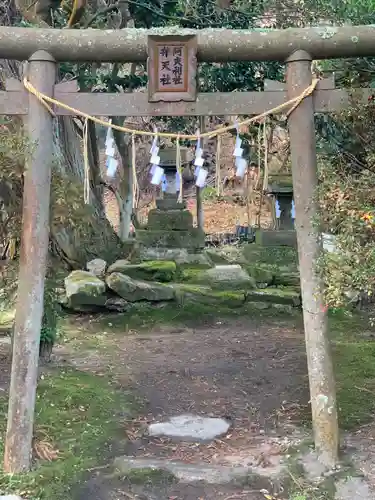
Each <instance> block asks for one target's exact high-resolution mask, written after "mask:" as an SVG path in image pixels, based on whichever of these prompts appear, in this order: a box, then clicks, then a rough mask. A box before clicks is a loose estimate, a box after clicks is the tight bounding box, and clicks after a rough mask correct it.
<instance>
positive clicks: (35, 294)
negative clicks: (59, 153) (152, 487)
mask: <svg viewBox="0 0 375 500" xmlns="http://www.w3.org/2000/svg"><path fill="white" fill-rule="evenodd" d="M27 69H28V74H27V77H28V79H29V81H30V83H31V84H32V85H33V86H34V87H35V88H36V89H38V90H39V91H40V92H42V93H44V94H46V95H48V96H51V97H52V96H53V91H54V85H55V81H56V63H55V60H54V59H53V57H52V56H51V55H50V54H48V53H47V52H44V51H38V52H35V53H34V54H33V55H32V56H31V57H30V59H29V64H28V68H27ZM52 120H53V117H52V115H51V114H50V112H49V111H48V110H47V109H46V107H45V106H43V104H42V103H41V102H40V101H39V100H38V99H37V98H36V97H35V96H34V95H32V94H29V110H28V115H27V118H26V121H25V125H27V131H28V136H29V141H30V146H31V148H32V151H31V154H30V158H27V161H26V166H25V172H24V191H23V218H22V234H21V255H20V267H19V277H18V292H17V309H16V317H15V324H14V339H13V359H12V374H11V382H10V391H9V408H8V425H7V433H6V440H5V454H4V470H5V472H7V473H13V474H14V473H21V472H26V471H28V470H29V469H30V466H31V458H32V457H31V455H32V438H33V427H34V410H35V399H36V387H37V380H38V359H39V343H40V330H41V324H42V315H43V297H44V279H45V274H46V266H47V255H48V241H49V219H50V216H49V215H50V185H51V169H52V160H53V122H52Z"/></svg>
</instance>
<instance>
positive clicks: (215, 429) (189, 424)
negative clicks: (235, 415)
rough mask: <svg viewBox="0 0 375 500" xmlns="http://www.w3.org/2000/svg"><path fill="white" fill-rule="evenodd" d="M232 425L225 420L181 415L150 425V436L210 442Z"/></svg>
mask: <svg viewBox="0 0 375 500" xmlns="http://www.w3.org/2000/svg"><path fill="white" fill-rule="evenodd" d="M229 427H230V423H229V422H228V421H227V420H225V419H223V418H209V417H200V416H199V415H179V416H175V417H171V418H170V419H169V420H168V421H167V422H158V423H156V424H150V425H149V427H148V432H149V434H150V436H168V437H175V438H181V439H191V440H194V441H210V440H212V439H215V438H217V437H219V436H222V435H223V434H226V433H227V432H228V430H229Z"/></svg>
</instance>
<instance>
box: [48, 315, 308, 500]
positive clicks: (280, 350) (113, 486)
mask: <svg viewBox="0 0 375 500" xmlns="http://www.w3.org/2000/svg"><path fill="white" fill-rule="evenodd" d="M76 321H77V322H78V323H80V320H76ZM73 326H74V325H72V327H73ZM80 326H81V328H82V324H81V325H80ZM83 329H84V330H86V335H87V336H90V335H91V336H92V335H94V336H95V333H93V330H95V327H94V326H93V325H91V326H85V327H84V328H83ZM109 329H110V324H109V326H108V330H109ZM86 338H87V337H86ZM99 338H100V342H99V344H100V346H98V347H97V348H96V349H95V350H93V349H92V348H90V347H89V345H88V344H87V343H85V342H84V341H83V343H82V345H81V346H80V347H79V340H78V344H76V349H75V350H74V351H73V352H72V349H71V345H70V344H69V343H67V344H65V345H64V346H62V347H60V348H58V349H57V351H56V353H57V357H58V360H59V361H60V362H61V361H63V360H65V359H66V361H68V362H69V363H71V364H73V365H74V366H75V367H77V368H80V369H83V370H88V371H90V372H95V373H103V372H109V373H110V374H111V376H112V377H113V378H114V379H115V381H116V382H117V383H118V384H119V385H120V386H123V387H125V388H127V389H129V388H130V389H131V390H133V391H134V392H135V393H136V394H137V395H138V396H139V397H140V398H141V399H142V401H144V411H143V414H142V415H140V417H139V418H138V419H136V420H134V421H132V422H124V430H125V431H126V435H127V438H128V440H126V441H124V443H121V444H120V443H117V446H116V452H117V454H119V455H131V456H135V457H143V458H144V457H153V458H154V457H155V458H156V457H165V458H168V460H179V461H183V462H185V463H189V464H194V463H207V464H211V465H229V466H233V465H243V464H247V465H252V466H254V467H258V468H260V469H263V470H264V475H265V476H266V475H267V470H268V469H270V471H272V470H273V469H274V468H275V467H277V466H278V460H279V458H280V455H281V454H282V452H283V451H285V447H286V446H289V445H290V444H291V443H292V442H293V439H294V437H295V427H294V425H293V423H295V420H296V418H297V414H298V413H299V411H300V409H301V406H304V405H306V404H307V401H308V388H307V376H306V373H307V369H306V358H305V352H304V341H303V333H302V331H301V329H299V328H296V327H293V326H291V325H290V323H287V322H285V323H278V324H277V325H275V324H260V323H259V322H256V321H252V320H251V319H250V318H249V319H248V320H246V319H244V318H241V319H238V320H235V319H232V320H222V321H218V322H215V323H213V324H207V325H205V326H199V327H190V328H189V327H181V328H177V327H172V326H170V327H157V328H154V329H153V330H152V331H150V332H147V333H144V332H142V333H136V332H129V333H128V334H118V333H117V334H116V335H115V334H113V333H105V332H100V333H99ZM82 340H83V338H82ZM85 345H86V351H85ZM78 347H79V349H78ZM182 413H194V414H199V415H205V416H218V417H221V416H222V417H226V418H228V419H230V421H231V422H232V427H231V430H230V431H229V433H228V435H227V436H225V437H223V438H222V439H217V440H215V441H214V442H213V443H208V444H197V443H187V442H179V443H176V442H172V441H171V440H170V439H167V438H149V437H147V435H146V432H145V430H146V428H147V424H148V423H150V422H152V421H155V420H159V421H160V420H162V419H165V418H167V417H169V416H173V415H178V414H182ZM121 484H122V486H121ZM121 488H122V490H121ZM269 488H270V483H269V481H268V480H267V479H266V478H264V480H260V482H256V483H254V482H252V484H251V485H243V484H241V485H239V486H234V485H225V486H224V485H220V486H215V485H205V484H202V483H196V484H195V483H192V484H189V485H186V484H181V483H178V484H172V485H171V484H168V485H163V486H162V487H161V486H160V485H158V486H157V487H156V488H155V487H153V486H152V485H148V486H146V487H145V486H142V488H141V490H142V494H143V495H145V496H144V497H142V496H140V497H137V496H135V497H134V498H145V499H149V500H151V499H158V500H162V499H163V500H165V499H169V498H171V499H176V500H177V499H184V500H198V499H201V498H202V499H207V500H214V499H218V498H233V499H236V498H246V499H249V500H258V499H261V498H264V495H263V494H261V493H259V492H260V490H262V489H269ZM274 488H275V489H276V490H278V489H279V486H278V485H277V484H276V485H274ZM93 489H94V490H95V491H96V493H95V494H93V492H92V490H93ZM121 491H122V492H123V496H121V494H122V493H121ZM131 491H132V492H133V493H132V494H133V495H134V494H139V493H140V489H139V486H135V485H132V486H131ZM115 492H117V493H115ZM128 492H129V488H126V489H124V483H123V482H122V483H121V482H120V483H119V482H118V479H114V478H111V479H109V478H108V476H105V474H104V475H101V474H99V475H97V474H95V475H94V476H93V477H91V478H90V479H89V480H88V482H87V483H86V484H85V485H84V486H83V487H82V488H80V489H79V493H78V496H77V497H76V498H77V500H83V499H86V498H89V497H91V498H95V499H96V500H112V499H115V498H119V499H120V498H131V497H127V496H126V495H127V494H129V493H128ZM111 495H112V496H111ZM116 495H117V496H116ZM233 495H234V496H233ZM238 495H240V496H238Z"/></svg>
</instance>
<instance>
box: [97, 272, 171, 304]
mask: <svg viewBox="0 0 375 500" xmlns="http://www.w3.org/2000/svg"><path fill="white" fill-rule="evenodd" d="M106 283H107V285H108V288H110V289H111V290H113V291H114V292H115V293H116V294H117V295H119V296H120V297H122V298H123V299H125V300H127V301H128V302H138V301H141V300H147V301H149V302H161V301H165V300H173V299H174V298H175V293H174V290H173V288H172V286H170V285H166V284H164V283H155V282H150V281H141V280H133V279H132V278H131V277H130V276H127V275H126V274H122V273H112V274H110V275H109V276H107V278H106Z"/></svg>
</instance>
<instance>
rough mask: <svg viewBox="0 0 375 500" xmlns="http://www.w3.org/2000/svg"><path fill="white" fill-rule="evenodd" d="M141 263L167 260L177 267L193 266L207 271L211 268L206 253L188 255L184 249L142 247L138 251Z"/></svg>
mask: <svg viewBox="0 0 375 500" xmlns="http://www.w3.org/2000/svg"><path fill="white" fill-rule="evenodd" d="M140 258H141V260H142V261H150V260H157V261H160V260H169V261H174V262H175V263H176V264H177V265H179V266H190V265H192V266H195V267H200V268H206V269H209V268H211V267H212V266H213V263H212V261H211V259H210V258H209V256H208V255H206V253H189V252H188V251H187V250H186V248H160V247H143V248H141V250H140Z"/></svg>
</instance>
